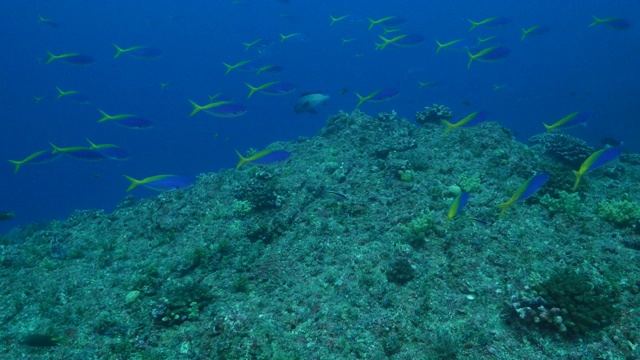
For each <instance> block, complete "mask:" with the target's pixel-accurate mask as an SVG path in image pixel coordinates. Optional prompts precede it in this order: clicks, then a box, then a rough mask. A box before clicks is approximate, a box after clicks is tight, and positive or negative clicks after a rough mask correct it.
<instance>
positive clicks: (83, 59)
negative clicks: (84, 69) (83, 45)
mask: <svg viewBox="0 0 640 360" xmlns="http://www.w3.org/2000/svg"><path fill="white" fill-rule="evenodd" d="M62 61H64V62H66V63H69V64H73V65H89V64H91V63H93V62H94V59H93V57H91V56H89V55H81V54H78V55H74V56H68V57H65V58H63V59H62Z"/></svg>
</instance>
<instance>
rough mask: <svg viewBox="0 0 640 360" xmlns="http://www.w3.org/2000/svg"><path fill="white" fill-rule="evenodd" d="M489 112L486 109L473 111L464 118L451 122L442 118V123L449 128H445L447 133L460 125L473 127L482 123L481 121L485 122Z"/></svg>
mask: <svg viewBox="0 0 640 360" xmlns="http://www.w3.org/2000/svg"><path fill="white" fill-rule="evenodd" d="M487 116H488V115H487V113H486V112H484V111H476V112H473V113H471V114H469V115H467V116H465V117H464V118H462V120H460V121H458V122H457V123H450V122H448V121H447V120H442V121H441V123H442V124H443V125H445V126H446V127H447V128H446V129H445V130H444V132H445V134H446V133H448V132H449V131H451V130H453V129H456V128H459V127H471V126H476V125H478V124H480V123H481V122H483V121H484V120H485V119H486V118H487Z"/></svg>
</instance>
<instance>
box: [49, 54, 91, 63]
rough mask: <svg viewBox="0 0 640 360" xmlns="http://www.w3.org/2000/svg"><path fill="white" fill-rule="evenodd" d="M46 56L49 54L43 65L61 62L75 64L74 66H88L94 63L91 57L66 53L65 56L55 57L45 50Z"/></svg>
mask: <svg viewBox="0 0 640 360" xmlns="http://www.w3.org/2000/svg"><path fill="white" fill-rule="evenodd" d="M47 54H49V58H48V59H47V61H46V62H45V64H49V63H51V62H52V61H55V60H62V61H65V62H67V63H70V64H75V65H88V64H91V63H92V62H93V61H94V59H93V57H91V56H88V55H82V54H78V53H66V54H60V55H55V54H54V53H52V52H51V51H49V50H47Z"/></svg>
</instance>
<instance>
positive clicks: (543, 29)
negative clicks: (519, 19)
mask: <svg viewBox="0 0 640 360" xmlns="http://www.w3.org/2000/svg"><path fill="white" fill-rule="evenodd" d="M521 30H522V37H520V41H522V40H524V38H525V37H526V36H527V35H544V34H546V33H548V32H549V31H551V28H550V27H548V26H546V25H535V26H532V27H530V28H528V29H525V28H521Z"/></svg>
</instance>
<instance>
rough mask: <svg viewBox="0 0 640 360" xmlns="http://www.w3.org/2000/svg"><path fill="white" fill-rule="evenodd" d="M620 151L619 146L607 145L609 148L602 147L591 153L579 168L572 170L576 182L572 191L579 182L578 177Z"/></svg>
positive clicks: (614, 156)
mask: <svg viewBox="0 0 640 360" xmlns="http://www.w3.org/2000/svg"><path fill="white" fill-rule="evenodd" d="M621 153H622V150H621V149H620V148H615V147H609V148H604V149H602V150H598V151H596V152H594V153H593V154H591V155H590V156H589V157H588V158H587V159H586V160H585V161H584V162H583V163H582V165H580V169H578V170H577V171H574V172H573V173H574V174H575V175H576V182H575V184H574V185H573V191H575V190H576V189H577V188H578V185H579V184H580V178H581V177H582V175H584V174H586V173H588V172H590V171H592V170H595V169H597V168H599V167H600V166H602V165H604V164H607V163H609V162H611V161H613V160H615V159H617V158H618V156H620V154H621Z"/></svg>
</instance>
